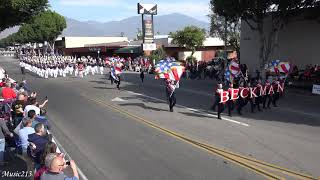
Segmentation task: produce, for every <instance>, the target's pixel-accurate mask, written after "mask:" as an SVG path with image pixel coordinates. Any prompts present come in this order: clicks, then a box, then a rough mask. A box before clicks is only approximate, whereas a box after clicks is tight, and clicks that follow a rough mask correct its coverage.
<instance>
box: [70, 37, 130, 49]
mask: <svg viewBox="0 0 320 180" xmlns="http://www.w3.org/2000/svg"><path fill="white" fill-rule="evenodd" d="M64 39H65V48H78V47H85V46H86V45H88V44H102V43H113V42H123V41H128V38H127V37H65V38H64Z"/></svg>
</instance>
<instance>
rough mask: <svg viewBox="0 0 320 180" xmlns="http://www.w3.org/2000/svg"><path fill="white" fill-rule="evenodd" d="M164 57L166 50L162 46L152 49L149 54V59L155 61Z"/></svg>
mask: <svg viewBox="0 0 320 180" xmlns="http://www.w3.org/2000/svg"><path fill="white" fill-rule="evenodd" d="M165 57H166V52H165V50H164V49H163V47H160V48H157V49H156V50H155V51H152V53H151V55H150V56H149V59H150V60H152V61H153V60H155V63H157V62H158V61H160V60H162V59H165Z"/></svg>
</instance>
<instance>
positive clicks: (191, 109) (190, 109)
mask: <svg viewBox="0 0 320 180" xmlns="http://www.w3.org/2000/svg"><path fill="white" fill-rule="evenodd" d="M187 109H188V110H189V111H195V112H199V110H197V109H193V108H187Z"/></svg>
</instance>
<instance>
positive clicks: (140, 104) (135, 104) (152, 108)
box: [119, 103, 168, 112]
mask: <svg viewBox="0 0 320 180" xmlns="http://www.w3.org/2000/svg"><path fill="white" fill-rule="evenodd" d="M119 105H120V106H138V107H141V108H142V109H147V110H152V111H166V112H167V111H168V110H164V109H160V108H155V107H150V106H146V105H145V104H144V103H125V104H119Z"/></svg>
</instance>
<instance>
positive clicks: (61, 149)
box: [48, 130, 89, 180]
mask: <svg viewBox="0 0 320 180" xmlns="http://www.w3.org/2000/svg"><path fill="white" fill-rule="evenodd" d="M48 133H49V134H51V133H50V131H49V130H48ZM52 141H53V142H54V143H56V144H57V152H58V153H61V152H62V153H64V155H65V156H67V158H68V159H69V160H72V158H71V156H70V154H69V153H68V152H67V151H66V150H65V149H64V148H63V147H62V145H61V144H60V143H59V142H58V140H57V139H56V138H55V137H53V136H52ZM77 168H78V173H79V175H80V177H81V178H80V179H81V180H89V179H88V178H87V176H86V175H84V173H83V171H82V170H81V169H80V168H79V167H78V166H77Z"/></svg>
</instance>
